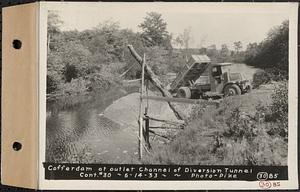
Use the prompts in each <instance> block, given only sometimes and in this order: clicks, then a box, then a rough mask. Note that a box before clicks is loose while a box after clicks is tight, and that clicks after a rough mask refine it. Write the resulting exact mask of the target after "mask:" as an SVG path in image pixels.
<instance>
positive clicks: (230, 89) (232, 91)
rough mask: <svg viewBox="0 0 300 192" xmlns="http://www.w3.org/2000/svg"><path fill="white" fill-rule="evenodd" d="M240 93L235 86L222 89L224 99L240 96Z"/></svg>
mask: <svg viewBox="0 0 300 192" xmlns="http://www.w3.org/2000/svg"><path fill="white" fill-rule="evenodd" d="M241 93H242V91H241V89H240V88H239V86H237V85H235V84H231V85H227V86H226V87H225V88H224V95H225V97H228V96H233V95H240V94H241Z"/></svg>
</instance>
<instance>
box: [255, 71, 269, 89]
mask: <svg viewBox="0 0 300 192" xmlns="http://www.w3.org/2000/svg"><path fill="white" fill-rule="evenodd" d="M270 81H271V75H270V74H269V73H267V72H266V71H258V72H256V73H255V74H254V75H253V83H252V85H253V88H257V87H259V86H260V85H262V84H266V83H268V82H270Z"/></svg>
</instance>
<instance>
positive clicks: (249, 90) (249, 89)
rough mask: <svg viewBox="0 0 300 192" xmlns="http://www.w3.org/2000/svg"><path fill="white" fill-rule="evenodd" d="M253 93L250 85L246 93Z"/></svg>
mask: <svg viewBox="0 0 300 192" xmlns="http://www.w3.org/2000/svg"><path fill="white" fill-rule="evenodd" d="M251 91H252V86H251V85H248V86H247V87H246V93H250V92H251Z"/></svg>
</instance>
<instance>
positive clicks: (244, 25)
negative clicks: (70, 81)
mask: <svg viewBox="0 0 300 192" xmlns="http://www.w3.org/2000/svg"><path fill="white" fill-rule="evenodd" d="M285 5H286V6H285ZM48 9H49V10H57V13H58V14H59V15H60V17H61V19H62V20H63V22H64V24H63V25H62V26H61V29H62V30H73V29H77V30H79V31H82V30H85V29H92V28H93V27H96V26H97V25H98V24H99V23H101V22H104V21H106V20H112V21H116V22H119V24H120V26H121V28H129V29H132V30H133V31H135V32H137V31H140V28H138V25H139V24H140V23H142V22H143V20H144V17H145V16H146V13H147V12H151V11H155V12H159V13H161V14H162V17H163V19H164V20H165V21H166V22H167V30H168V31H169V32H170V33H172V34H173V36H174V37H176V36H178V34H180V33H182V32H183V31H184V29H185V28H189V27H190V28H191V36H192V42H191V43H190V47H191V48H200V47H207V46H209V45H212V44H216V45H217V48H220V47H221V45H222V44H227V45H228V46H229V47H230V48H232V47H233V42H235V41H241V42H242V44H243V48H246V45H247V44H248V43H252V42H260V41H262V40H263V39H264V38H265V37H266V35H267V33H268V31H269V30H270V29H271V28H272V27H274V26H278V25H280V24H281V23H282V21H284V20H286V19H288V18H289V14H288V10H289V9H288V5H287V4H283V3H281V4H278V3H274V4H264V3H223V4H214V3H166V2H160V3H158V2H156V3H145V2H143V3H104V2H100V3H86V2H85V3H81V4H79V5H78V3H68V2H65V3H62V2H60V4H59V6H57V4H55V3H53V4H50V5H49V7H48Z"/></svg>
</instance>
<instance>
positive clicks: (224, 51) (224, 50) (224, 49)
mask: <svg viewBox="0 0 300 192" xmlns="http://www.w3.org/2000/svg"><path fill="white" fill-rule="evenodd" d="M229 55H230V50H229V49H228V46H227V45H226V44H222V45H221V56H222V57H228V56H229Z"/></svg>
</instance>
